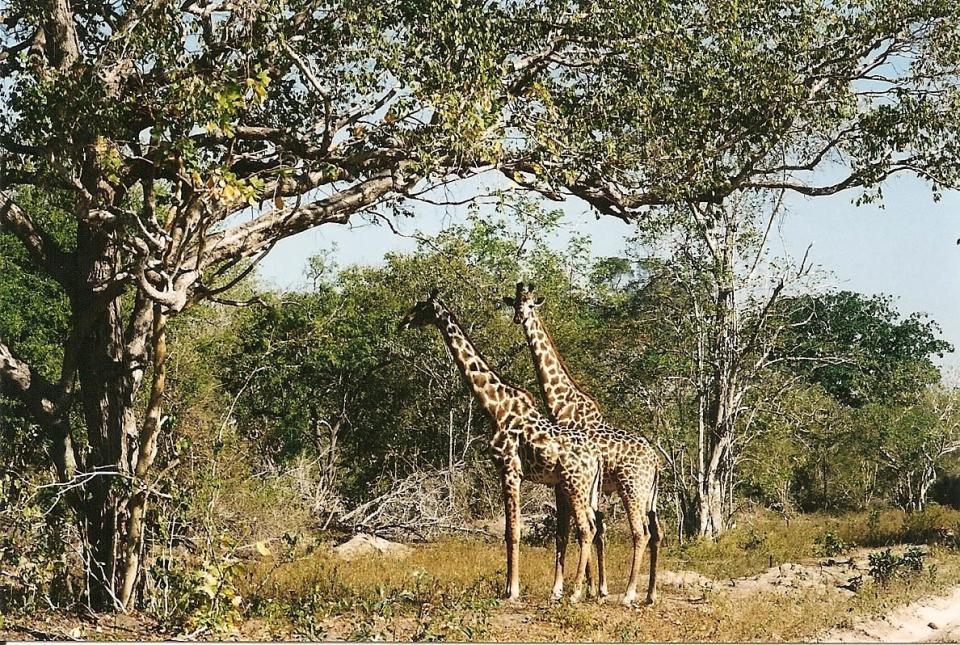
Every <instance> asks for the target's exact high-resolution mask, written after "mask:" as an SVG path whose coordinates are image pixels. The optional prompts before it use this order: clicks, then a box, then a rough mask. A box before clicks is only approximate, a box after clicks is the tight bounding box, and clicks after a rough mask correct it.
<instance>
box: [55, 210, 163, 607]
mask: <svg viewBox="0 0 960 645" xmlns="http://www.w3.org/2000/svg"><path fill="white" fill-rule="evenodd" d="M78 256H79V257H80V258H83V259H84V260H86V263H85V265H84V266H82V268H81V270H82V271H83V274H82V275H83V278H84V284H83V287H81V290H80V291H79V293H78V294H76V295H74V297H73V299H72V300H73V301H72V306H73V311H74V317H73V325H74V331H75V333H76V338H77V341H76V342H77V343H78V348H79V351H78V352H77V359H76V368H77V376H78V380H79V384H80V392H79V394H80V403H81V408H82V411H83V419H84V425H85V427H86V435H87V444H88V446H89V450H88V454H87V456H86V460H85V470H86V473H85V476H86V477H89V480H88V481H87V482H86V484H85V485H84V486H83V501H82V503H81V504H80V505H79V507H78V508H77V509H76V511H77V515H78V519H79V521H80V524H81V534H82V535H83V537H84V540H85V543H86V544H85V550H86V553H85V557H86V560H87V562H86V565H87V576H88V579H87V587H88V588H87V595H88V601H89V604H90V607H91V608H92V609H94V610H96V611H112V610H116V609H123V606H124V603H123V599H121V597H120V591H121V590H120V586H119V584H118V582H119V578H120V576H121V573H122V571H121V569H122V566H121V556H122V554H123V553H124V552H125V551H126V552H129V551H128V549H127V548H126V547H127V544H126V542H127V540H129V539H130V538H131V532H130V531H127V530H124V526H123V524H124V515H125V513H127V512H128V510H130V499H131V496H132V495H133V494H134V492H135V487H136V484H137V482H136V480H135V479H134V475H137V476H140V473H139V472H137V470H138V469H137V461H138V454H137V452H138V451H136V450H133V454H131V449H132V448H133V447H134V446H136V443H135V442H136V440H137V438H138V436H139V433H138V428H137V419H136V413H135V409H134V403H135V395H136V390H137V387H138V385H139V382H140V378H141V376H142V374H143V370H144V367H145V366H144V365H142V364H139V363H138V361H140V360H141V359H142V357H140V358H134V357H132V356H130V355H129V354H128V351H127V341H128V339H127V338H126V335H127V332H126V329H125V323H124V316H123V311H122V307H121V305H122V303H121V298H120V296H119V295H117V296H113V297H110V296H106V295H104V294H103V293H101V290H100V289H98V285H103V284H106V283H107V282H108V281H109V280H111V279H112V278H113V277H114V276H115V275H117V273H118V272H119V271H120V267H119V262H118V260H117V254H116V250H115V249H114V248H113V246H112V234H111V233H110V232H108V231H103V230H95V229H89V228H87V229H83V230H81V231H79V232H78ZM161 385H162V383H161ZM140 520H142V517H141V518H138V522H139V521H140ZM138 522H136V523H135V524H137V523H138ZM133 537H134V538H138V537H139V533H137V534H136V535H134V536H133Z"/></svg>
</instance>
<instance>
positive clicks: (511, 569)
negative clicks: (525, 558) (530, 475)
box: [503, 473, 520, 600]
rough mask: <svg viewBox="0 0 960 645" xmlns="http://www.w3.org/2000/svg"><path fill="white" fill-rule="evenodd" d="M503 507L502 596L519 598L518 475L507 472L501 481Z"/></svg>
mask: <svg viewBox="0 0 960 645" xmlns="http://www.w3.org/2000/svg"><path fill="white" fill-rule="evenodd" d="M503 508H504V515H505V520H506V521H505V522H504V531H503V538H504V542H505V543H506V547H507V584H506V589H505V590H504V596H505V597H506V598H507V599H508V600H518V599H519V598H520V572H519V569H518V568H517V564H518V560H519V559H520V476H519V475H515V474H512V473H507V475H506V476H505V477H504V481H503Z"/></svg>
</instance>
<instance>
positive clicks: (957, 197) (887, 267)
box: [261, 177, 960, 371]
mask: <svg viewBox="0 0 960 645" xmlns="http://www.w3.org/2000/svg"><path fill="white" fill-rule="evenodd" d="M478 185H480V184H479V183H478ZM476 187H477V186H472V187H471V186H468V187H459V188H458V189H457V191H456V192H457V194H462V192H461V191H466V190H470V189H471V188H476ZM855 197H856V193H855V192H849V193H845V194H840V195H835V196H832V197H819V198H803V197H800V196H791V197H790V198H789V201H788V214H787V215H786V217H785V219H784V222H783V224H782V226H781V228H780V234H781V238H782V240H783V247H784V248H785V250H786V251H787V252H788V253H789V254H790V255H792V256H794V257H795V258H799V257H801V256H802V255H803V253H804V251H805V250H806V248H807V246H808V245H809V244H810V243H813V247H812V249H811V252H810V259H811V260H812V261H813V262H814V263H815V264H817V265H819V267H820V268H821V269H823V270H824V271H826V272H828V275H827V277H826V281H827V284H828V285H830V286H834V287H837V288H842V289H849V290H852V291H859V292H863V293H871V294H872V293H887V294H890V295H892V296H894V297H895V299H896V305H897V308H898V309H899V310H900V311H901V313H903V314H908V313H911V312H914V311H920V312H925V313H927V314H929V315H930V316H932V317H933V318H934V319H935V320H936V321H937V322H938V323H939V324H940V325H941V327H942V329H943V337H944V338H945V339H946V340H948V341H950V342H951V343H953V344H954V345H955V346H957V347H960V246H958V245H957V239H958V238H960V193H956V192H953V193H948V194H945V195H944V197H943V199H942V200H941V201H940V202H934V201H933V198H932V196H931V193H930V190H929V188H928V187H927V186H926V185H925V184H923V183H922V182H920V181H919V180H917V179H914V178H910V177H899V178H894V179H892V180H890V181H889V182H888V183H887V184H886V185H885V187H884V201H883V204H882V205H879V204H871V205H866V206H859V207H857V206H854V204H853V203H852V200H853V199H854V198H855ZM561 207H562V208H563V210H564V211H565V212H566V217H565V218H564V219H563V221H562V227H563V228H562V231H561V233H560V234H559V235H558V236H557V242H558V243H561V244H562V243H563V242H564V241H565V238H566V237H568V236H569V234H570V233H572V232H574V231H576V232H581V233H586V234H589V235H590V237H591V238H592V239H593V252H594V254H595V255H600V256H602V255H612V254H614V253H616V252H617V251H618V250H619V249H620V248H622V244H623V239H624V237H625V236H627V235H628V234H629V233H630V232H631V227H630V226H628V225H626V224H624V223H623V222H621V221H619V220H616V219H614V218H611V217H603V218H601V219H600V220H597V219H596V217H595V216H594V215H593V214H592V213H590V212H589V209H588V207H587V206H586V205H585V204H583V203H582V202H579V203H578V202H575V201H571V202H568V203H565V204H562V205H561ZM461 218H462V209H456V208H452V207H443V206H432V205H422V206H420V207H418V208H417V215H416V217H414V218H412V219H405V220H403V221H402V222H400V223H399V229H400V231H401V232H403V233H405V234H412V233H415V232H417V231H421V232H425V233H435V232H437V231H439V230H440V229H442V228H443V227H444V226H448V225H449V224H450V223H451V222H453V221H458V220H459V219H461ZM414 246H415V242H414V241H413V240H411V239H409V238H404V237H400V236H397V235H394V234H393V233H392V232H391V231H390V230H389V229H388V228H386V227H383V226H378V225H375V224H369V223H365V222H360V223H357V224H354V225H351V226H350V227H347V226H339V225H337V226H325V227H320V228H318V229H314V230H311V231H307V232H305V233H302V234H300V235H297V236H295V237H293V238H290V239H288V240H284V241H283V242H281V243H280V244H278V245H277V247H276V248H275V249H274V250H273V252H272V253H271V254H270V255H269V256H268V257H267V258H266V259H265V260H264V262H263V264H262V265H261V275H262V276H263V277H264V278H266V279H267V280H269V281H270V282H272V283H273V284H275V285H276V286H278V287H282V288H295V287H298V286H302V285H303V284H304V270H305V267H306V261H307V258H309V257H310V256H312V255H314V254H316V253H318V252H320V251H322V250H330V249H334V248H335V251H334V253H333V254H332V255H333V258H335V260H336V261H337V263H338V264H339V265H340V266H345V265H349V264H353V263H370V264H377V263H379V262H381V261H382V260H383V256H384V254H385V253H386V252H387V251H391V250H403V249H412V248H414ZM941 363H942V364H943V365H944V367H947V368H948V369H949V370H950V371H954V370H957V369H958V368H960V353H954V354H952V355H948V356H947V357H945V358H944V360H943V361H941Z"/></svg>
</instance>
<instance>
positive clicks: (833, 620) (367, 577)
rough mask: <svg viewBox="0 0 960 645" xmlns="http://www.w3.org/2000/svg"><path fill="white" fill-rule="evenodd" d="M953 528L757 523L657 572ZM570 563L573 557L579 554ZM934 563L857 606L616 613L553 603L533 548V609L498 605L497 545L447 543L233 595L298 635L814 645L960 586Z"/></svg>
mask: <svg viewBox="0 0 960 645" xmlns="http://www.w3.org/2000/svg"><path fill="white" fill-rule="evenodd" d="M957 524H960V513H956V512H949V513H948V512H946V511H942V510H934V511H931V512H930V513H928V514H927V515H925V516H905V515H904V514H902V513H898V512H895V511H885V512H883V513H880V514H873V515H872V516H871V515H870V514H867V513H862V514H854V515H846V516H842V517H831V516H824V515H814V516H805V517H801V518H796V519H794V520H792V521H790V522H789V523H787V522H786V521H785V520H784V519H783V518H780V517H778V516H774V515H772V514H759V515H756V516H753V517H750V518H746V519H744V520H741V522H740V523H739V526H738V527H737V528H736V529H734V530H732V531H730V532H729V533H728V534H726V535H724V536H723V537H722V538H721V539H719V540H717V541H715V542H695V543H690V544H688V545H685V546H684V547H678V546H677V545H667V546H666V548H665V549H664V557H663V558H662V560H661V562H662V566H663V568H664V569H668V570H678V569H692V570H696V571H698V572H701V573H703V574H705V575H707V576H710V577H712V578H715V579H718V580H723V579H728V578H734V577H740V576H745V575H750V574H754V573H758V572H761V571H763V570H765V569H767V567H768V566H769V565H770V562H771V561H772V562H773V563H774V564H780V563H784V562H802V561H810V560H811V559H813V558H815V557H817V556H818V555H820V551H821V550H822V546H821V544H820V542H822V536H823V535H824V534H825V533H826V532H828V531H829V532H832V533H833V534H834V535H836V536H838V537H839V538H840V540H841V541H842V542H844V543H847V544H849V545H850V546H851V547H854V546H879V545H881V544H886V543H895V542H903V541H907V540H909V539H910V536H917V535H920V534H921V533H923V531H924V530H926V529H925V528H924V527H927V528H930V527H931V526H933V525H937V526H940V525H945V526H955V525H957ZM930 530H932V529H930ZM905 536H906V539H905ZM818 540H819V542H818ZM574 552H575V548H573V549H571V553H570V556H573V555H575V553H574ZM608 554H609V559H608V562H609V564H608V567H609V571H610V587H611V593H613V594H615V595H616V594H618V593H622V591H623V587H624V585H625V583H626V580H625V577H626V574H627V572H628V571H629V564H630V563H629V558H630V552H629V549H628V548H627V540H626V539H624V536H622V535H620V534H617V533H614V534H613V536H612V539H611V540H610V547H609V549H608ZM568 559H571V557H568ZM928 563H935V566H934V567H932V568H931V567H929V566H928V568H927V569H926V570H925V571H924V572H922V573H919V574H914V575H912V576H910V577H904V578H898V579H896V580H895V581H893V582H892V583H891V584H889V585H888V586H887V587H885V588H882V589H881V588H880V587H879V586H875V585H873V584H872V583H870V582H869V581H868V582H867V583H866V584H865V585H864V587H863V588H862V589H861V590H860V592H859V593H858V594H856V595H854V596H851V597H843V596H841V595H839V594H837V593H834V592H832V591H828V592H819V593H818V592H814V591H806V592H801V591H797V592H796V593H792V594H790V595H783V594H777V593H773V592H771V593H759V594H756V595H755V596H751V597H750V601H749V602H744V601H743V598H742V597H741V598H734V597H732V596H729V595H727V594H726V593H724V592H723V591H719V590H718V591H713V592H708V593H707V595H706V596H702V597H692V596H691V593H692V592H690V591H689V590H680V589H676V588H670V587H664V588H663V589H662V593H661V598H662V601H661V602H660V603H658V604H657V605H656V606H654V607H652V608H624V607H620V606H618V605H616V604H615V603H611V602H608V603H605V604H598V603H596V602H594V601H588V602H586V603H583V604H580V605H570V604H569V603H566V602H564V603H554V602H551V601H549V592H550V583H551V579H552V569H553V552H552V549H551V548H544V547H526V546H525V547H524V548H522V550H521V560H520V567H521V583H522V585H523V591H524V599H523V601H522V602H520V603H517V604H502V603H500V602H499V601H497V600H496V598H497V595H498V591H499V588H500V585H501V583H502V580H503V575H504V573H503V568H504V565H503V549H502V546H501V545H500V544H498V543H496V542H493V541H482V540H462V539H449V540H442V541H438V542H435V543H430V544H425V545H421V546H418V547H417V549H416V550H415V551H414V553H413V555H411V556H410V557H408V558H406V559H404V560H392V559H385V558H379V557H369V558H362V559H360V560H357V561H354V562H350V563H346V562H342V561H338V560H336V559H334V558H333V557H332V556H330V555H329V554H328V552H327V550H326V549H325V548H318V549H316V550H315V551H314V552H312V553H309V554H305V555H302V556H301V557H300V558H299V559H297V560H295V561H293V562H289V563H285V564H279V565H278V564H276V563H272V562H270V561H269V559H267V560H264V561H261V562H259V563H257V564H256V565H254V566H252V567H250V568H248V570H247V572H246V574H245V576H244V578H243V579H242V580H240V581H239V582H238V584H239V587H240V589H241V591H242V592H243V593H244V596H245V597H247V598H248V600H249V601H250V605H249V609H248V613H249V614H250V615H253V616H256V617H258V618H259V619H261V620H264V621H266V622H267V623H269V624H271V625H273V626H274V627H275V628H276V629H281V630H282V631H281V632H278V633H289V634H290V635H291V636H296V635H300V636H302V637H303V636H305V637H313V638H334V637H341V638H353V639H376V638H387V639H393V640H409V639H417V640H424V639H427V640H441V639H457V640H505V639H506V640H522V641H529V640H536V641H541V640H543V641H546V640H557V639H561V640H638V639H639V640H655V641H668V640H687V641H689V640H693V641H730V640H735V641H741V640H742V641H779V640H797V639H804V638H810V637H812V636H813V635H814V634H816V633H818V632H821V631H823V630H826V629H828V628H831V627H835V626H844V625H846V624H849V623H850V622H851V621H852V620H853V619H854V618H855V617H857V616H864V615H871V614H875V613H882V612H884V611H885V610H886V609H888V608H890V607H892V606H897V605H900V604H904V603H907V602H911V601H913V600H915V599H917V598H919V597H922V596H924V595H927V594H935V593H938V592H940V591H942V590H944V589H945V588H946V587H948V586H950V585H951V584H956V581H957V580H960V553H958V552H957V551H956V550H948V549H940V548H936V549H933V550H932V551H931V554H930V556H929V557H928ZM772 617H775V619H772ZM286 630H289V632H287V631H286Z"/></svg>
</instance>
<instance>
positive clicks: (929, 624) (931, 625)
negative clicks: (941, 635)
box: [927, 622, 940, 629]
mask: <svg viewBox="0 0 960 645" xmlns="http://www.w3.org/2000/svg"><path fill="white" fill-rule="evenodd" d="M927 627H929V628H930V629H940V626H939V625H938V624H936V623H933V622H930V623H927Z"/></svg>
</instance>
